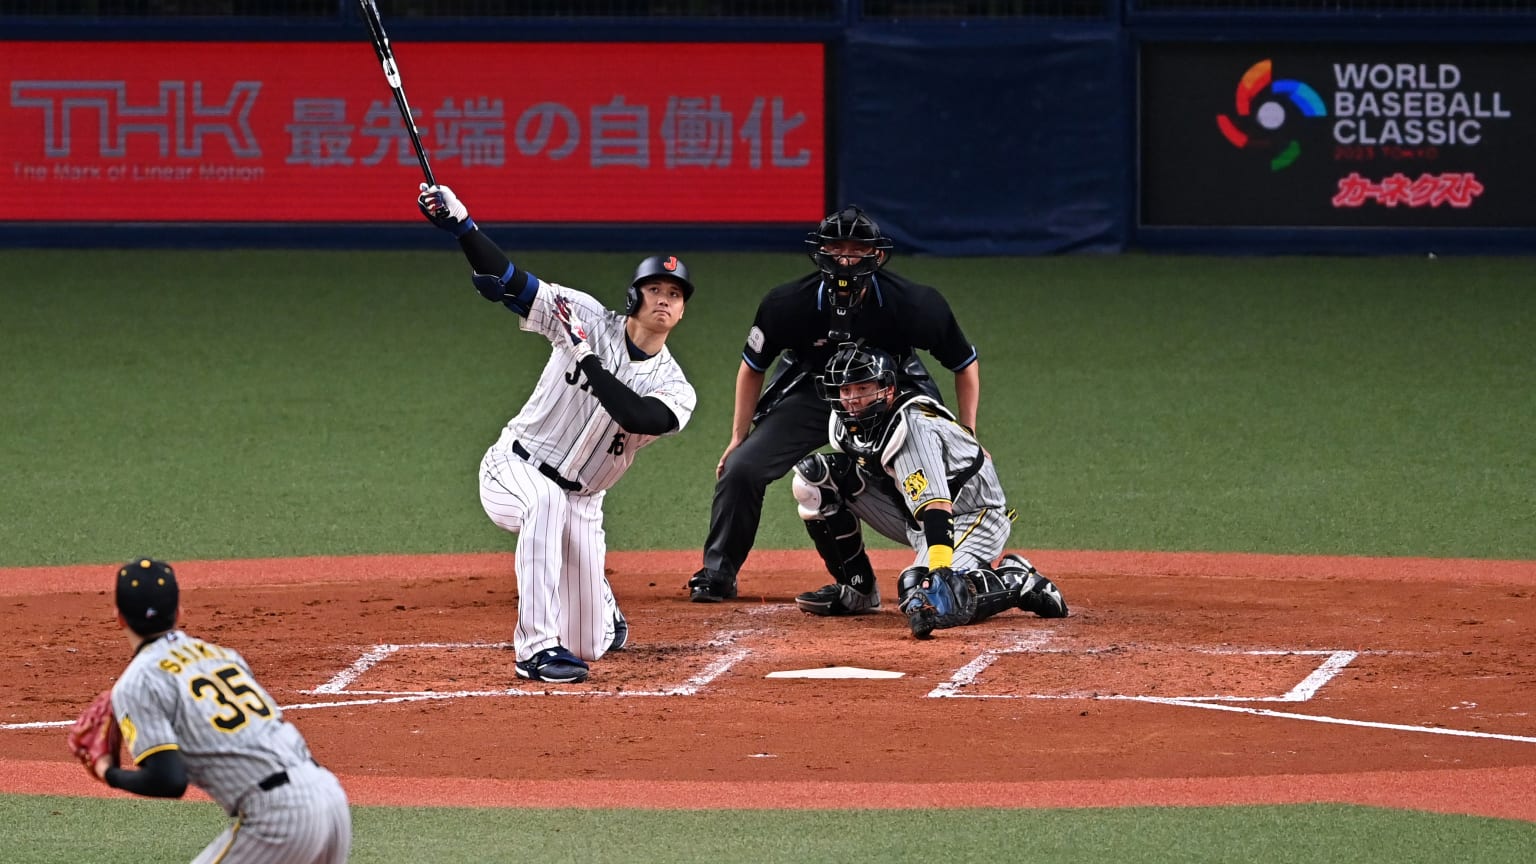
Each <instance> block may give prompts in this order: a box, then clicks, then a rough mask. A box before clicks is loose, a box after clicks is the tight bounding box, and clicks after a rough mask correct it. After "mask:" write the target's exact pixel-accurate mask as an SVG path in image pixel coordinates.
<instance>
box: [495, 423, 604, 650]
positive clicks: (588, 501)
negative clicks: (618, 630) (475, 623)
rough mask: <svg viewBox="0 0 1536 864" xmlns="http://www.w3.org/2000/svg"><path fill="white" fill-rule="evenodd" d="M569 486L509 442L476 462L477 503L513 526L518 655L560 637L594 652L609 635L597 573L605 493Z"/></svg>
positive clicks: (510, 528) (553, 643) (601, 555)
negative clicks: (568, 488)
mask: <svg viewBox="0 0 1536 864" xmlns="http://www.w3.org/2000/svg"><path fill="white" fill-rule="evenodd" d="M606 494H607V493H606V492H598V493H596V494H592V495H587V494H583V493H580V492H568V491H566V490H565V489H562V488H560V487H559V486H556V485H555V483H554V481H552V480H550V479H549V478H548V477H545V476H544V475H543V474H540V473H539V470H538V468H537V467H536V466H534V465H530V464H529V463H527V462H525V461H523V460H522V459H519V458H518V457H517V456H515V455H513V454H512V453H511V452H510V450H503V449H501V448H500V447H499V446H495V447H492V448H491V449H490V450H489V451H487V452H486V454H485V459H484V460H482V461H481V463H480V506H481V507H484V508H485V515H487V516H489V517H491V521H492V522H495V523H496V524H497V525H499V526H501V527H502V528H504V529H506V530H508V531H511V532H513V533H515V534H517V556H516V566H517V598H518V599H517V629H516V630H514V631H513V634H512V642H513V645H514V646H515V647H516V649H517V659H518V660H527V659H528V658H530V657H532V656H533V655H535V654H537V653H539V652H540V651H543V650H545V649H546V648H553V647H555V646H556V645H563V646H564V647H565V648H566V650H568V651H570V652H571V653H572V654H575V655H576V656H578V657H580V658H581V659H583V660H597V659H599V658H601V657H602V656H603V654H604V652H606V651H607V650H608V646H609V644H610V643H611V642H612V641H613V625H614V618H615V616H616V615H617V613H618V603H617V601H616V600H614V597H613V588H612V587H611V586H610V585H609V584H608V578H607V577H606V576H605V575H604V574H603V561H604V559H605V558H606V557H607V552H608V546H607V538H606V535H605V534H604V532H603V497H604V496H605V495H606Z"/></svg>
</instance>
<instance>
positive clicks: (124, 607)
mask: <svg viewBox="0 0 1536 864" xmlns="http://www.w3.org/2000/svg"><path fill="white" fill-rule="evenodd" d="M180 593H181V592H180V589H179V588H178V587H177V585H176V573H175V571H173V570H172V569H171V565H169V564H167V563H165V562H164V561H156V560H155V559H153V558H135V559H133V560H132V561H129V562H128V563H126V564H124V565H122V566H121V567H118V568H117V591H116V601H117V611H118V612H119V613H120V614H121V615H122V616H123V620H124V621H126V622H128V629H130V630H132V631H133V632H135V633H137V634H139V635H140V636H152V635H154V634H156V633H164V632H165V631H167V630H170V629H171V628H173V627H175V626H176V606H177V603H178V602H179V601H180Z"/></svg>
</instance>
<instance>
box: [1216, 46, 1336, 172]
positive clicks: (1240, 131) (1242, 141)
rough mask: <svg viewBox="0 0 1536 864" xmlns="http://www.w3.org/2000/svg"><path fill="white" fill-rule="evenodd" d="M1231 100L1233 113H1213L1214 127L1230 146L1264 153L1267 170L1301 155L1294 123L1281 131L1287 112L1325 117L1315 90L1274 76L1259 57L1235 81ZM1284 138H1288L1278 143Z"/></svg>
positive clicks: (1325, 110)
mask: <svg viewBox="0 0 1536 864" xmlns="http://www.w3.org/2000/svg"><path fill="white" fill-rule="evenodd" d="M1234 101H1235V103H1236V104H1235V105H1234V106H1233V107H1235V108H1236V109H1237V110H1236V112H1235V114H1234V115H1233V116H1228V115H1226V114H1218V115H1216V127H1217V128H1218V129H1220V130H1221V134H1222V136H1223V137H1225V138H1226V139H1227V141H1229V142H1230V143H1231V144H1232V146H1233V147H1236V148H1238V149H1239V150H1256V151H1258V152H1260V153H1262V154H1264V155H1266V156H1268V157H1269V170H1271V171H1282V170H1284V169H1286V168H1289V167H1290V166H1291V163H1292V162H1295V161H1296V159H1297V158H1298V157H1300V156H1301V141H1299V140H1298V139H1296V138H1295V137H1291V136H1293V135H1294V134H1295V131H1296V130H1295V126H1296V124H1295V123H1292V124H1291V126H1292V129H1291V133H1290V134H1289V135H1288V134H1286V133H1284V132H1283V131H1282V129H1283V127H1285V126H1286V123H1287V120H1289V119H1290V118H1289V116H1288V115H1289V112H1290V111H1294V112H1295V113H1297V114H1300V115H1301V116H1302V117H1303V118H1313V117H1326V116H1328V107H1327V106H1326V105H1325V104H1324V103H1323V99H1322V97H1321V96H1319V95H1317V91H1316V90H1313V89H1312V88H1311V86H1309V85H1308V84H1306V83H1305V82H1302V81H1296V80H1293V79H1290V78H1280V79H1276V78H1275V77H1274V67H1273V64H1272V63H1271V62H1270V61H1269V60H1260V61H1259V62H1257V63H1255V64H1253V65H1252V66H1250V67H1248V71H1246V72H1244V73H1243V77H1242V79H1241V80H1239V81H1238V82H1237V94H1236V98H1235V100H1234ZM1287 106H1289V111H1288V110H1287ZM1287 137H1290V141H1288V142H1286V143H1284V144H1282V143H1280V142H1281V141H1283V140H1284V139H1285V138H1287Z"/></svg>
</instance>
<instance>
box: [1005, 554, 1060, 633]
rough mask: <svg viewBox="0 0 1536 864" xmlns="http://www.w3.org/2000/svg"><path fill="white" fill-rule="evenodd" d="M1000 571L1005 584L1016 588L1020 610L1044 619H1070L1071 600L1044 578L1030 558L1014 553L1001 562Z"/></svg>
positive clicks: (1017, 603)
mask: <svg viewBox="0 0 1536 864" xmlns="http://www.w3.org/2000/svg"><path fill="white" fill-rule="evenodd" d="M997 572H998V575H999V576H1000V577H1002V579H1003V582H1004V583H1006V584H1008V585H1012V586H1016V588H1015V590H1016V591H1017V592H1018V593H1017V595H1016V598H1017V599H1016V604H1015V605H1017V606H1018V607H1019V608H1020V609H1023V610H1024V611H1025V612H1033V613H1035V614H1036V615H1039V616H1040V617H1041V618H1065V617H1067V601H1066V600H1065V599H1064V598H1063V597H1062V596H1061V589H1060V588H1057V587H1056V583H1054V582H1052V581H1051V580H1049V579H1047V578H1045V577H1044V576H1042V575H1040V571H1039V570H1036V569H1035V565H1033V564H1031V563H1029V559H1028V558H1024V557H1022V556H1020V555H1015V554H1013V553H1011V552H1010V553H1009V554H1007V555H1004V556H1003V557H1002V559H1001V560H1000V561H998V562H997Z"/></svg>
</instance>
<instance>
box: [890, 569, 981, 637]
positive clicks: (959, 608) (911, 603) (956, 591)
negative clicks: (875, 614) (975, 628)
mask: <svg viewBox="0 0 1536 864" xmlns="http://www.w3.org/2000/svg"><path fill="white" fill-rule="evenodd" d="M976 599H977V598H976V585H975V583H973V582H972V581H971V579H970V577H969V576H968V575H966V574H965V573H963V572H956V571H954V570H951V569H950V568H948V567H940V568H938V569H936V570H931V571H929V572H928V573H927V574H926V575H924V576H922V577H921V580H920V581H919V582H918V583H917V585H916V587H914V588H913V589H912V591H911V593H909V594H907V596H906V598H905V599H903V600H902V603H901V611H902V612H904V613H906V615H907V624H908V626H910V627H911V628H912V635H913V636H916V637H917V638H919V639H927V638H929V636H930V635H931V634H932V633H933V631H935V630H943V629H945V628H948V627H959V626H961V625H962V624H969V623H971V619H972V618H974V617H976Z"/></svg>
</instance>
